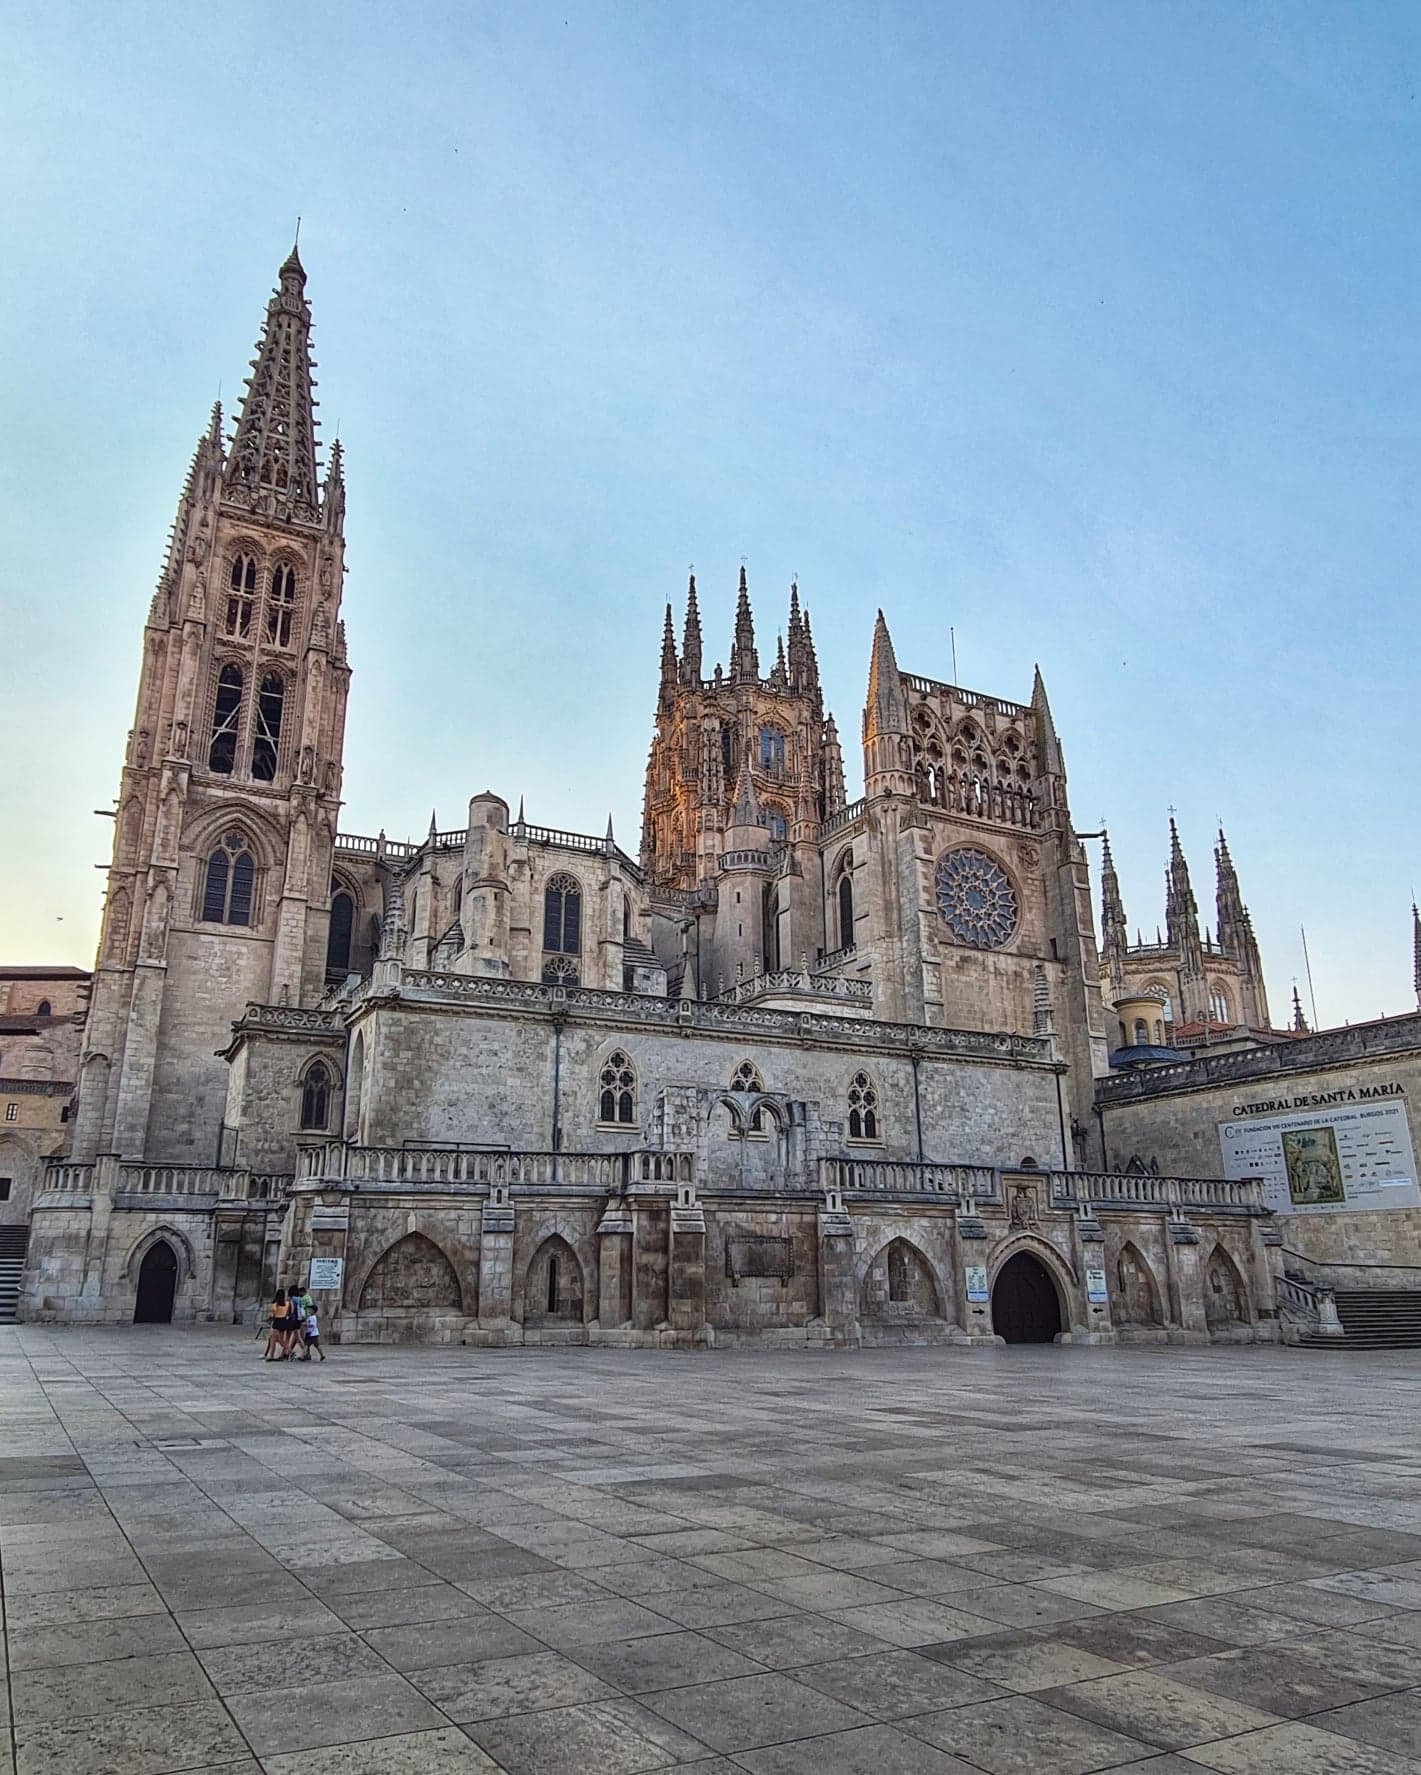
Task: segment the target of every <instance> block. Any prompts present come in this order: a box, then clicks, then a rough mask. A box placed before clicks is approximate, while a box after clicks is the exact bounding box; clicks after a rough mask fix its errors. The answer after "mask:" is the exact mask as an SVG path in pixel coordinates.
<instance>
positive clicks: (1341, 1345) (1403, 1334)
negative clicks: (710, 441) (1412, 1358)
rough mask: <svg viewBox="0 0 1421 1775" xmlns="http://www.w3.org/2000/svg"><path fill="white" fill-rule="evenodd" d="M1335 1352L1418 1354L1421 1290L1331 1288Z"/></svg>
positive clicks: (1326, 1340)
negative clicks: (1338, 1332)
mask: <svg viewBox="0 0 1421 1775" xmlns="http://www.w3.org/2000/svg"><path fill="white" fill-rule="evenodd" d="M1333 1294H1334V1296H1335V1297H1336V1301H1337V1317H1338V1318H1339V1319H1340V1320H1341V1321H1342V1329H1343V1331H1345V1332H1346V1334H1347V1335H1346V1336H1345V1337H1338V1338H1323V1339H1319V1340H1318V1341H1319V1342H1320V1343H1331V1344H1332V1345H1333V1346H1334V1347H1335V1348H1337V1349H1339V1350H1421V1288H1335V1289H1334V1290H1333Z"/></svg>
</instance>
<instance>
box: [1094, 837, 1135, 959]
mask: <svg viewBox="0 0 1421 1775" xmlns="http://www.w3.org/2000/svg"><path fill="white" fill-rule="evenodd" d="M1101 837H1102V838H1103V840H1104V844H1103V847H1102V850H1101V857H1100V909H1101V920H1100V922H1101V935H1102V942H1101V947H1102V948H1103V949H1105V950H1106V951H1107V953H1111V952H1115V951H1118V952H1119V953H1120V954H1122V955H1123V954H1124V952H1125V950H1126V949H1128V948H1129V946H1130V930H1129V926H1128V925H1127V924H1126V923H1125V902H1124V900H1123V898H1122V897H1121V894H1120V877H1119V876H1118V875H1117V874H1116V873H1115V859H1114V857H1113V856H1112V855H1111V854H1110V834H1109V833H1108V832H1104V833H1102V834H1101Z"/></svg>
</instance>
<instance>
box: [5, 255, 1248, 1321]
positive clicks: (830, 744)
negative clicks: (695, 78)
mask: <svg viewBox="0 0 1421 1775" xmlns="http://www.w3.org/2000/svg"><path fill="white" fill-rule="evenodd" d="M310 326H311V315H310V309H309V306H308V303H307V298H306V275H305V272H304V270H303V268H302V266H301V263H300V261H299V259H298V258H297V255H296V253H295V252H294V251H293V252H292V254H291V256H290V257H289V258H288V259H287V261H286V262H285V264H284V265H283V266H282V267H281V270H280V273H279V282H278V287H277V290H276V292H275V293H274V295H273V296H272V298H271V302H270V305H269V307H268V311H267V316H266V322H265V327H264V330H263V333H262V336H261V339H260V342H259V344H258V349H257V355H256V358H255V361H254V363H253V371H252V377H251V379H250V381H249V383H248V384H247V390H246V395H245V399H244V401H243V402H242V405H241V410H240V412H239V414H238V415H237V418H236V423H235V427H234V429H233V430H232V432H231V435H230V437H227V436H224V429H223V423H222V415H221V413H220V411H217V410H214V412H213V415H212V418H211V422H210V424H209V426H208V427H207V428H206V430H205V431H204V433H203V436H202V437H201V439H200V441H199V443H198V446H197V450H196V452H195V454H194V457H193V460H192V465H191V468H190V470H189V473H188V477H187V481H186V484H185V486H184V489H183V493H182V498H181V501H180V505H179V510H178V515H177V519H176V522H175V524H174V528H173V533H172V537H171V540H170V544H169V549H168V554H167V559H166V562H165V564H164V567H163V571H162V574H161V577H160V580H159V584H158V589H157V592H156V594H155V596H154V598H153V602H152V606H151V608H150V610H149V613H148V621H147V625H146V628H145V630H144V635H143V650H142V663H141V669H140V677H139V691H138V702H137V712H136V715H135V721H134V727H133V731H132V732H131V734H130V736H129V740H128V748H127V753H126V756H125V759H124V764H123V769H122V774H121V779H120V789H119V796H118V803H117V815H116V822H115V834H114V852H113V861H112V867H111V869H110V873H109V884H108V894H107V901H106V907H105V913H104V920H103V928H102V935H101V938H100V944H99V953H98V958H97V965H96V971H95V975H94V984H93V995H92V1007H91V1011H90V1015H89V1019H88V1023H87V1027H86V1031H85V1037H84V1047H83V1053H82V1057H81V1062H80V1078H79V1091H78V1103H77V1112H76V1117H75V1121H74V1136H73V1142H72V1148H71V1151H70V1153H69V1155H68V1156H67V1158H66V1159H65V1160H64V1161H63V1162H60V1163H55V1164H52V1165H51V1166H50V1169H49V1171H48V1174H47V1176H46V1178H45V1179H44V1182H43V1187H42V1189H41V1191H40V1193H39V1195H38V1197H37V1200H36V1207H35V1212H34V1216H33V1234H32V1242H31V1257H30V1263H29V1268H28V1271H27V1275H26V1284H25V1310H26V1313H27V1315H28V1316H29V1317H31V1318H35V1319H80V1320H90V1321H100V1322H121V1321H126V1320H129V1319H132V1318H134V1317H135V1316H137V1317H139V1318H165V1317H170V1316H172V1317H177V1318H179V1319H181V1318H189V1319H190V1318H210V1319H227V1320H231V1319H233V1318H237V1319H240V1318H243V1317H250V1316H251V1315H252V1314H253V1313H255V1312H256V1311H258V1310H259V1306H260V1303H261V1301H262V1300H263V1299H264V1297H265V1296H266V1295H267V1294H268V1292H269V1291H270V1289H271V1288H272V1287H273V1286H275V1285H276V1284H277V1283H278V1282H280V1283H287V1284H294V1283H297V1282H302V1283H304V1282H305V1281H306V1280H307V1279H308V1277H309V1278H313V1279H317V1285H318V1288H319V1290H320V1292H321V1298H322V1300H323V1303H324V1307H325V1312H326V1318H327V1322H328V1328H329V1330H330V1331H331V1332H333V1333H334V1334H335V1335H336V1336H338V1337H341V1338H346V1339H389V1338H404V1337H418V1338H438V1339H458V1338H462V1339H464V1340H466V1341H476V1342H523V1341H530V1340H537V1339H542V1340H549V1339H555V1340H562V1341H567V1340H575V1341H587V1342H599V1341H600V1342H612V1343H616V1342H622V1343H673V1344H689V1345H694V1344H700V1343H708V1342H715V1341H725V1340H727V1339H734V1338H738V1337H748V1336H773V1337H776V1338H779V1339H783V1340H788V1341H795V1342H803V1343H808V1344H813V1343H824V1344H857V1343H861V1342H865V1341H868V1342H872V1341H893V1340H903V1339H912V1340H917V1341H938V1342H957V1343H971V1342H982V1341H989V1340H991V1339H993V1338H994V1337H1007V1338H1009V1339H1010V1338H1049V1337H1052V1336H1061V1337H1065V1338H1068V1339H1077V1340H1090V1341H1109V1340H1112V1339H1115V1338H1118V1337H1136V1338H1142V1339H1156V1340H1160V1341H1166V1340H1170V1341H1183V1342H1188V1341H1192V1340H1202V1339H1205V1338H1209V1337H1216V1338H1230V1339H1252V1338H1273V1337H1276V1336H1277V1335H1278V1331H1277V1320H1276V1307H1275V1293H1274V1279H1273V1275H1272V1267H1271V1265H1272V1259H1271V1256H1270V1249H1269V1246H1270V1235H1269V1234H1268V1230H1267V1216H1266V1215H1265V1214H1264V1213H1263V1211H1262V1209H1261V1206H1260V1203H1259V1200H1258V1197H1257V1192H1256V1190H1255V1188H1254V1186H1252V1185H1250V1184H1246V1183H1225V1182H1219V1181H1209V1180H1198V1179H1186V1178H1161V1177H1158V1176H1149V1177H1143V1178H1142V1177H1134V1176H1126V1175H1123V1174H1117V1173H1112V1172H1106V1171H1104V1170H1103V1169H1102V1168H1101V1167H1100V1163H1099V1156H1098V1155H1099V1135H1098V1131H1097V1128H1096V1124H1095V1118H1094V1115H1093V1110H1094V1089H1095V1081H1096V1079H1097V1078H1098V1077H1099V1076H1100V1075H1101V1074H1102V1073H1103V1072H1104V1071H1105V1068H1106V1054H1107V1048H1108V1047H1109V1046H1111V1045H1113V1031H1112V1028H1111V1026H1110V1019H1109V1016H1108V1014H1107V1007H1106V1004H1105V1001H1104V999H1103V996H1102V990H1101V981H1102V958H1101V955H1100V954H1099V953H1098V951H1097V947H1096V942H1095V935H1094V930H1093V921H1092V912H1091V903H1090V892H1089V882H1088V876H1087V869H1086V860H1085V855H1084V850H1083V846H1082V844H1081V841H1080V839H1079V837H1078V836H1077V835H1076V833H1075V830H1074V828H1073V825H1072V820H1071V812H1070V805H1069V799H1068V788H1067V777H1066V768H1065V760H1064V755H1063V751H1062V746H1061V742H1060V739H1059V737H1058V735H1057V731H1056V727H1055V724H1054V721H1053V718H1052V714H1051V709H1050V705H1049V703H1048V700H1047V695H1046V689H1045V685H1044V683H1043V681H1042V677H1041V674H1040V672H1039V671H1037V672H1036V673H1035V675H1034V677H1031V678H1030V688H1029V690H1028V691H1027V693H1026V695H1025V697H1024V700H1017V699H1015V698H1005V697H1002V696H997V695H995V694H993V695H986V694H981V693H978V692H975V691H969V690H966V689H964V688H962V687H959V686H956V685H952V684H949V683H945V682H942V681H940V680H938V679H936V678H933V677H931V676H926V675H921V674H919V673H916V672H910V671H905V670H904V669H903V668H902V667H901V666H900V664H899V662H898V660H897V658H896V656H895V652H894V647H893V641H892V638H891V635H890V632H889V627H888V624H887V622H886V620H885V618H884V616H883V613H882V612H880V613H879V614H878V616H877V620H876V622H874V623H873V624H872V627H871V635H870V633H869V628H868V625H867V624H866V630H865V640H866V642H867V647H866V665H867V691H866V696H865V700H864V705H863V710H862V726H861V743H862V766H863V794H862V795H861V796H859V797H858V798H856V799H850V798H849V795H848V792H847V789H846V784H845V770H844V761H843V755H842V748H841V742H840V738H839V730H838V727H837V725H836V722H835V719H834V716H833V714H832V712H831V711H830V709H829V707H828V705H827V702H826V699H825V690H824V686H823V684H822V683H821V680H820V673H819V665H818V659H817V655H816V650H815V644H814V637H813V632H812V627H811V617H810V612H809V610H808V608H807V606H805V605H802V604H801V599H800V590H799V588H798V587H797V586H792V587H790V588H789V590H788V609H787V626H786V629H785V631H784V632H785V636H786V639H785V641H784V642H783V643H781V644H780V645H779V646H777V648H776V650H775V654H774V657H773V660H772V661H769V658H768V649H766V661H763V662H762V659H761V643H760V642H759V641H758V640H757V636H756V630H755V622H754V613H753V609H752V605H751V598H750V588H749V585H748V583H747V579H746V575H745V573H744V571H743V569H742V571H741V574H740V582H739V586H738V588H737V589H736V594H735V603H734V611H733V619H732V617H731V612H730V610H729V608H728V601H727V609H726V611H725V613H724V615H725V619H726V627H727V629H728V630H729V631H730V634H731V645H730V650H729V653H728V655H727V656H726V663H725V664H724V665H721V664H713V665H709V666H708V661H707V655H706V651H705V647H704V641H703V633H702V614H701V608H700V594H699V593H698V590H697V587H696V584H695V581H694V579H693V580H692V582H691V584H690V587H689V588H688V594H687V599H686V605H685V611H684V619H683V621H682V622H681V624H680V639H679V643H678V639H677V625H676V623H675V621H674V619H673V612H672V609H671V607H670V606H669V605H668V606H667V609H666V615H665V627H664V633H663V638H662V645H661V660H660V678H659V684H658V686H657V689H656V697H655V725H654V732H653V738H652V744H651V753H650V758H649V762H648V766H647V774H646V788H645V801H644V815H643V826H642V835H641V845H640V853H639V855H638V856H636V857H633V856H631V855H629V854H628V853H627V852H626V851H624V850H623V849H622V848H621V846H620V845H619V844H618V843H617V841H616V838H615V836H614V834H613V832H612V830H611V829H610V827H609V828H608V830H607V831H606V832H605V833H604V834H602V835H600V836H599V835H596V834H592V833H578V832H568V831H562V830H555V829H552V828H549V827H546V826H542V825H538V824H536V823H534V822H533V821H531V820H530V819H529V818H528V817H527V815H526V813H525V810H524V807H523V804H522V802H521V801H516V800H515V798H513V797H510V796H505V795H503V794H500V793H496V792H494V791H493V790H485V791H483V792H480V793H477V794H475V795H474V796H473V797H472V799H471V800H470V802H469V805H468V816H467V821H466V823H465V824H464V825H463V826H461V827H459V828H458V829H456V830H449V831H441V830H437V829H434V828H431V830H430V832H429V833H428V836H427V837H426V838H425V840H424V841H423V842H421V843H419V844H396V843H390V842H387V841H386V839H385V838H384V837H383V835H381V836H378V837H362V836H357V835H353V834H349V833H346V832H344V831H342V829H341V826H340V820H339V813H340V806H341V792H342V782H341V770H342V744H343V734H344V727H345V717H346V699H347V692H348V688H349V682H350V665H349V662H348V659H347V651H346V636H345V630H344V626H343V624H342V622H341V615H340V601H341V588H342V582H343V578H344V573H345V563H344V547H343V528H344V516H345V488H344V479H343V472H342V460H341V451H340V447H339V445H334V446H332V448H331V449H330V451H329V452H328V454H327V457H326V463H325V470H324V473H323V474H322V473H321V472H320V470H319V469H318V461H317V443H316V422H315V400H314V397H313V394H312V388H313V379H312V374H311V371H312V364H311V355H310ZM366 645H373V638H366ZM357 651H358V649H357ZM648 663H649V664H651V663H652V662H650V661H649V662H648ZM924 663H928V662H924ZM649 688H650V685H649ZM515 806H516V811H515ZM1117 898H1118V891H1117ZM1221 936H1222V932H1221ZM1249 940H1250V942H1251V933H1249ZM1114 941H1115V935H1114V926H1113V925H1112V924H1111V923H1110V922H1109V920H1107V953H1106V957H1105V975H1106V979H1107V981H1108V980H1109V979H1110V978H1111V972H1110V970H1111V969H1112V968H1113V967H1115V966H1116V965H1117V959H1118V958H1117V952H1116V950H1115V949H1114V948H1112V947H1111V945H1112V944H1113V943H1114ZM1132 953H1133V952H1131V951H1128V949H1127V951H1125V952H1124V956H1123V959H1120V960H1119V965H1121V966H1125V967H1129V966H1131V965H1133V964H1132V962H1131V959H1130V958H1131V954H1132ZM1251 953H1252V956H1253V959H1254V961H1256V949H1254V950H1253V951H1252V952H1251ZM1197 959H1199V958H1194V957H1192V956H1191V958H1190V965H1193V962H1194V961H1196V960H1197ZM1258 990H1259V991H1260V992H1261V978H1260V979H1259V982H1258Z"/></svg>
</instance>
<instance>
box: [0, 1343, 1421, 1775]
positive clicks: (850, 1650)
mask: <svg viewBox="0 0 1421 1775" xmlns="http://www.w3.org/2000/svg"><path fill="white" fill-rule="evenodd" d="M259 1348H260V1347H259V1345H257V1344H256V1343H254V1342H253V1341H252V1339H251V1336H250V1334H249V1333H242V1332H237V1331H232V1330H226V1329H223V1330H211V1329H204V1330H198V1331H173V1330H169V1329H167V1328H161V1329H159V1328H153V1329H151V1330H150V1329H148V1328H136V1329H133V1330H128V1331H102V1332H100V1331H79V1330H73V1331H48V1330H39V1329H27V1328H23V1327H22V1328H19V1329H16V1330H5V1331H4V1332H0V1550H2V1551H3V1575H4V1606H5V1625H6V1643H7V1649H8V1696H9V1705H10V1709H11V1716H12V1721H11V1730H12V1737H11V1738H10V1739H9V1741H8V1745H7V1750H8V1751H9V1752H10V1753H12V1754H13V1756H14V1758H15V1765H14V1766H16V1767H17V1768H18V1771H19V1775H163V1772H165V1771H176V1770H201V1771H204V1772H205V1775H219V1772H220V1775H258V1772H260V1771H265V1772H266V1775H416V1772H419V1775H475V1772H477V1771H490V1770H505V1771H507V1772H508V1775H573V1772H576V1775H642V1772H649V1771H652V1770H669V1769H672V1768H676V1769H680V1770H684V1771H688V1772H689V1771H696V1772H697V1775H736V1772H748V1775H971V1772H973V1771H976V1772H978V1775H982V1772H985V1775H1018V1772H1028V1771H1042V1772H1046V1771H1049V1772H1050V1775H1085V1772H1086V1771H1089V1770H1096V1769H1114V1770H1118V1771H1122V1772H1125V1771H1129V1772H1131V1775H1134V1772H1143V1771H1148V1772H1149V1775H1184V1772H1185V1771H1195V1772H1196V1775H1197V1771H1198V1770H1199V1769H1200V1768H1201V1767H1202V1768H1205V1769H1214V1770H1221V1771H1225V1772H1226V1775H1308V1772H1310V1771H1318V1772H1319V1775H1323V1772H1325V1775H1398V1772H1400V1771H1403V1770H1416V1769H1418V1768H1421V1433H1418V1420H1419V1419H1421V1363H1418V1362H1417V1360H1416V1359H1415V1357H1414V1356H1411V1355H1407V1354H1404V1353H1403V1354H1397V1355H1376V1356H1360V1355H1356V1356H1343V1355H1332V1354H1331V1353H1326V1352H1323V1353H1309V1352H1295V1351H1287V1350H1280V1349H1268V1348H1261V1349H1260V1348H1253V1349H1247V1348H1245V1349H1222V1348H1221V1349H1204V1350H1160V1349H1118V1350H1072V1349H1057V1348H1050V1347H1044V1348H1029V1347H1023V1348H1017V1349H1009V1350H999V1351H996V1352H988V1351H977V1352H961V1351H932V1350H904V1351H878V1352H872V1353H868V1352H865V1353H859V1354H853V1355H837V1356H836V1355H822V1354H820V1355H810V1354H806V1353H804V1352H802V1351H801V1352H785V1353H775V1352H767V1351H764V1350H759V1351H755V1352H745V1353H741V1352H726V1353H716V1354H709V1353H708V1354H695V1355H676V1354H664V1355H658V1354H655V1353H651V1352H634V1351H625V1352H624V1351H600V1350H586V1349H568V1350H547V1351H532V1350H528V1351H476V1350H466V1349H463V1348H377V1347H366V1348H346V1349H338V1350H335V1351H333V1352H332V1354H331V1358H330V1360H329V1361H328V1362H327V1363H326V1364H325V1366H324V1367H318V1366H314V1365H312V1366H310V1367H307V1366H297V1365H280V1366H269V1365H263V1364H262V1363H261V1361H260V1360H259ZM10 1767H11V1765H10V1764H8V1763H6V1761H5V1758H4V1757H0V1769H8V1768H10Z"/></svg>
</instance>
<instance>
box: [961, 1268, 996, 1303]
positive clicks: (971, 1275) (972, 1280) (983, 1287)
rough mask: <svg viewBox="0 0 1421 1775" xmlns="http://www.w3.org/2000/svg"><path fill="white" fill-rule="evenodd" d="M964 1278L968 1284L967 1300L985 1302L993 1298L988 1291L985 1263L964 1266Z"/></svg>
mask: <svg viewBox="0 0 1421 1775" xmlns="http://www.w3.org/2000/svg"><path fill="white" fill-rule="evenodd" d="M962 1274H963V1278H964V1280H965V1281H966V1283H967V1298H968V1300H970V1301H985V1300H990V1299H991V1298H992V1297H991V1295H990V1293H989V1292H988V1289H987V1266H986V1264H984V1263H969V1264H965V1265H964V1266H963V1270H962Z"/></svg>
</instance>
